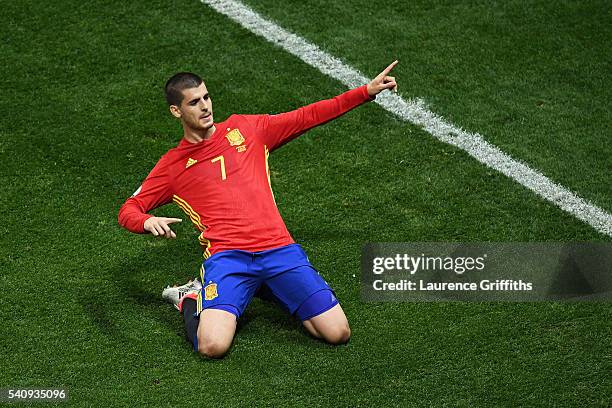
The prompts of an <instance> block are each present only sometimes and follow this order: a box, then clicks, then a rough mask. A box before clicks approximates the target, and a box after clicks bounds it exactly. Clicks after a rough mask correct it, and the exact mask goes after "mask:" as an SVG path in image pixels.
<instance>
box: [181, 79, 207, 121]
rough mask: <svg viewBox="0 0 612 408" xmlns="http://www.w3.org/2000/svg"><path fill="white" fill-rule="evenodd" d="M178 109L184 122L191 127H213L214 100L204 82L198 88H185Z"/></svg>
mask: <svg viewBox="0 0 612 408" xmlns="http://www.w3.org/2000/svg"><path fill="white" fill-rule="evenodd" d="M178 110H179V112H180V116H179V117H180V118H181V120H182V121H183V124H185V125H186V126H188V127H190V128H191V129H194V130H208V129H210V128H211V127H212V125H213V111H212V100H211V99H210V95H209V94H208V90H207V89H206V85H204V82H202V83H201V84H200V86H198V87H197V88H187V89H184V90H183V100H182V102H181V106H180V107H179V109H178ZM175 116H176V115H175Z"/></svg>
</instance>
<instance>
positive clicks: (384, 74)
mask: <svg viewBox="0 0 612 408" xmlns="http://www.w3.org/2000/svg"><path fill="white" fill-rule="evenodd" d="M398 63H399V61H398V60H395V61H393V62H392V63H391V64H390V65H389V66H388V67H387V68H385V70H384V71H383V72H382V75H383V76H386V75H387V74H388V73H389V72H391V70H392V69H393V68H394V67H395V66H396V65H397V64H398Z"/></svg>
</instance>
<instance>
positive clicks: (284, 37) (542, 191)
mask: <svg viewBox="0 0 612 408" xmlns="http://www.w3.org/2000/svg"><path fill="white" fill-rule="evenodd" d="M201 1H202V3H204V4H207V5H209V6H210V7H212V8H213V9H215V10H216V11H218V12H219V13H221V14H224V15H226V16H227V17H229V18H230V19H232V20H234V21H235V22H237V23H238V24H240V25H241V26H243V27H244V28H246V29H248V30H249V31H251V32H253V33H254V34H257V35H259V36H262V37H264V38H265V39H266V40H268V41H270V42H272V43H274V44H276V45H278V46H279V47H281V48H283V49H284V50H286V51H288V52H289V53H291V54H293V55H295V56H296V57H298V58H300V59H301V60H302V61H304V62H306V63H307V64H308V65H311V66H313V67H315V68H317V69H318V70H319V71H321V72H322V73H324V74H326V75H328V76H330V77H332V78H334V79H337V80H338V81H340V82H342V83H343V84H345V85H346V86H348V87H349V88H354V87H357V86H360V85H363V84H366V83H368V82H369V79H368V78H366V77H365V76H364V75H363V74H362V73H360V72H359V71H357V70H356V69H354V68H351V67H350V66H348V65H346V64H345V63H343V62H342V61H341V60H339V59H338V58H336V57H334V56H332V55H330V54H328V53H326V52H325V51H322V50H321V49H319V47H317V46H316V45H314V44H311V43H309V42H308V41H306V40H305V39H303V38H301V37H299V36H297V35H295V34H293V33H290V32H289V31H287V30H285V29H284V28H282V27H280V26H279V25H277V24H276V23H273V22H272V21H270V20H267V19H265V18H263V17H262V16H260V15H259V14H257V13H256V12H255V11H253V10H251V9H250V8H249V7H247V6H245V5H244V4H242V3H240V2H239V1H234V0H201ZM376 103H378V104H380V105H381V106H382V107H384V108H385V109H386V110H388V111H389V112H392V113H394V114H396V115H397V116H399V117H400V118H402V119H404V120H406V121H408V122H410V123H413V124H415V125H417V126H419V127H422V128H423V129H425V130H426V131H427V132H429V133H430V134H431V135H432V136H434V137H435V138H436V139H438V140H440V141H442V142H444V143H448V144H450V145H453V146H456V147H458V148H460V149H462V150H464V151H466V152H467V153H468V154H469V155H471V156H472V157H474V158H475V159H476V160H478V161H479V162H481V163H483V164H485V165H487V166H489V167H491V168H493V169H495V170H497V171H499V172H501V173H503V174H505V175H506V176H508V177H510V178H512V179H513V180H515V181H517V182H518V183H520V184H522V185H523V186H525V187H527V188H528V189H530V190H531V191H533V192H534V193H536V194H537V195H539V196H540V197H543V198H545V199H546V200H548V201H550V202H551V203H553V204H555V205H557V206H558V207H559V208H561V209H562V210H564V211H566V212H568V213H570V214H572V215H573V216H575V217H576V218H578V219H579V220H582V221H583V222H585V223H587V224H589V225H590V226H592V227H593V228H595V229H596V230H597V231H599V232H601V233H603V234H606V235H608V236H611V237H612V215H610V214H608V213H607V212H606V211H604V210H603V209H601V208H599V207H597V206H595V205H593V204H591V203H589V202H588V201H587V200H585V199H583V198H580V197H578V196H577V195H576V194H574V193H573V192H571V191H570V190H568V189H567V188H565V187H563V186H561V185H559V184H557V183H555V182H553V181H552V180H550V179H549V178H548V177H546V176H544V175H543V174H541V173H540V172H538V171H536V170H533V169H532V168H530V167H529V166H527V165H526V164H523V163H521V162H519V161H517V160H515V159H513V158H512V157H510V156H509V155H507V154H506V153H504V152H502V151H501V150H499V148H497V147H496V146H494V145H492V144H491V143H489V142H487V141H486V140H484V139H483V138H482V136H481V135H479V134H478V133H470V132H466V131H465V130H463V129H460V128H458V127H457V126H455V125H453V124H452V123H449V122H447V121H446V120H444V119H443V118H442V117H440V116H438V115H436V114H435V113H433V112H431V111H429V110H428V109H427V108H426V107H425V105H424V103H423V102H422V101H420V100H418V99H414V100H408V101H406V100H404V99H403V98H402V97H400V96H398V95H396V94H392V93H390V92H385V93H382V94H380V95H378V96H377V98H376Z"/></svg>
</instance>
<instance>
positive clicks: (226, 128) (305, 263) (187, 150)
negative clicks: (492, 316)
mask: <svg viewBox="0 0 612 408" xmlns="http://www.w3.org/2000/svg"><path fill="white" fill-rule="evenodd" d="M396 64H397V61H394V62H393V63H392V64H391V65H389V66H388V67H387V68H385V69H384V70H383V71H382V72H381V73H380V74H379V75H378V76H376V78H374V79H373V80H372V81H371V82H370V83H368V84H367V85H363V86H361V87H359V88H355V89H352V90H349V91H347V92H345V93H343V94H341V95H339V96H336V97H335V98H332V99H328V100H323V101H319V102H316V103H313V104H311V105H307V106H304V107H302V108H299V109H296V110H294V111H291V112H286V113H281V114H277V115H231V116H230V117H229V118H227V119H226V120H225V121H223V122H217V123H215V122H214V121H213V105H212V99H211V96H210V94H209V92H208V89H207V88H206V85H205V84H204V82H203V81H202V79H201V78H200V77H199V76H197V75H195V74H192V73H188V72H181V73H178V74H176V75H174V76H172V78H170V79H169V80H168V81H167V82H166V86H165V94H166V100H167V102H168V105H169V106H170V113H171V114H172V115H173V116H174V117H176V118H177V119H179V120H180V121H181V124H182V127H183V138H182V140H181V141H180V142H179V144H178V145H177V146H176V147H175V148H173V149H170V150H169V151H168V152H167V153H166V154H164V155H163V156H162V157H161V158H160V159H159V161H158V162H157V164H156V165H155V167H154V168H153V170H151V172H150V173H149V175H148V176H147V177H146V179H145V180H144V181H143V183H142V185H141V186H140V187H139V188H138V189H137V190H136V192H135V193H134V194H133V195H132V197H130V198H128V199H127V200H126V202H125V203H124V204H123V206H122V207H121V209H120V210H119V224H120V225H121V226H123V227H124V228H126V229H128V230H129V231H131V232H134V233H140V234H143V233H151V234H153V235H154V236H156V237H166V238H176V234H175V233H174V231H172V229H171V228H170V225H171V224H173V223H175V222H180V221H181V220H180V219H178V218H166V217H155V216H153V215H150V214H148V212H149V211H150V210H152V209H154V208H156V207H159V206H162V205H164V204H167V203H170V202H174V203H176V204H177V205H178V206H179V207H180V208H181V209H182V210H183V211H184V212H185V214H186V215H187V216H188V217H189V218H190V219H191V221H192V223H193V224H194V225H195V227H196V228H197V229H198V230H199V231H200V236H199V238H198V240H199V242H200V244H201V246H202V248H203V251H204V262H203V264H202V267H201V269H200V272H201V274H200V276H201V278H200V279H201V282H202V285H203V287H202V288H201V290H199V296H198V298H197V302H196V308H197V315H198V316H199V321H198V319H197V318H195V317H194V318H193V319H191V320H190V318H191V317H192V316H193V314H194V313H192V312H189V313H188V312H187V311H184V312H183V316H184V318H185V322H186V327H187V332H188V337H190V340H191V341H192V342H193V344H194V348H195V349H196V350H197V351H198V352H200V353H201V354H203V355H205V356H207V357H213V358H218V357H222V356H223V355H225V353H226V352H227V351H228V349H229V348H230V346H231V343H232V340H233V338H234V334H235V331H236V322H237V319H238V318H239V317H240V316H241V315H242V313H243V312H244V310H245V309H246V307H247V305H248V304H249V302H250V301H251V299H252V297H253V296H254V294H255V292H256V291H257V290H258V289H260V287H261V288H265V289H266V290H269V292H270V293H271V295H272V297H273V298H274V299H276V300H277V301H278V302H279V303H280V304H281V305H282V306H283V307H284V308H285V309H286V310H287V311H288V312H289V313H291V314H295V315H297V316H298V317H299V318H300V319H301V321H302V322H303V325H304V327H305V328H306V330H307V331H308V332H309V333H310V334H311V335H313V336H315V337H317V338H320V339H322V340H324V341H326V342H328V343H330V344H344V343H346V342H347V341H348V340H349V337H350V328H349V324H348V321H347V319H346V316H345V314H344V312H343V310H342V307H341V306H340V304H339V303H338V300H337V299H336V297H335V296H334V293H333V291H332V290H331V288H330V287H329V285H328V284H327V282H325V280H323V278H322V277H321V276H320V275H319V274H318V272H317V271H316V270H315V269H314V267H313V266H312V265H311V264H310V262H309V260H308V257H307V256H306V253H305V252H304V251H303V250H302V248H301V246H300V245H299V244H296V243H295V242H294V240H293V238H292V237H291V235H290V234H289V232H288V231H287V228H286V227H285V224H284V222H283V220H282V218H281V216H280V213H279V211H278V209H277V207H276V203H275V201H274V195H273V193H272V189H271V185H270V170H269V168H268V155H269V153H270V152H273V151H274V150H276V149H278V148H279V147H281V146H282V145H284V144H285V143H287V142H289V141H291V140H293V139H294V138H296V137H297V136H299V135H301V134H303V133H304V132H306V131H307V130H309V129H312V128H313V127H315V126H318V125H321V124H324V123H326V122H329V121H330V120H332V119H335V118H337V117H338V116H340V115H342V114H344V113H346V112H348V111H349V110H351V109H353V108H355V107H357V106H359V105H361V104H363V103H365V102H367V101H371V100H373V99H374V98H375V97H376V95H377V94H379V93H380V92H382V91H383V90H385V89H392V90H394V91H395V90H396V89H397V83H396V81H395V78H394V77H392V76H389V73H390V71H391V70H392V69H393V67H394V66H395V65H396ZM196 289H197V288H196ZM188 300H189V299H188ZM191 306H193V305H191ZM196 326H197V327H196Z"/></svg>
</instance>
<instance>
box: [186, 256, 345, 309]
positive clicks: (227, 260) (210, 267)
mask: <svg viewBox="0 0 612 408" xmlns="http://www.w3.org/2000/svg"><path fill="white" fill-rule="evenodd" d="M202 272H203V276H201V277H200V278H201V279H202V292H201V294H200V296H198V313H199V312H201V311H202V310H204V309H209V308H215V309H223V310H227V311H230V312H231V313H234V314H235V315H236V316H237V317H240V316H241V315H242V314H243V313H244V310H245V309H246V307H247V306H248V305H249V303H250V302H251V299H252V298H253V296H254V295H255V292H256V291H257V289H259V287H260V286H261V285H262V284H265V286H267V288H269V290H270V292H271V293H272V295H273V298H274V300H275V301H276V302H277V303H279V304H280V305H281V306H282V307H283V308H284V309H285V310H287V311H288V312H289V313H290V314H294V313H295V312H296V311H297V310H298V309H299V308H300V306H301V305H302V304H303V303H304V302H305V301H306V300H307V299H309V298H311V296H313V295H314V294H316V293H317V292H320V291H324V290H326V291H329V292H331V293H330V296H331V298H333V301H335V303H333V305H335V304H337V303H338V302H337V300H336V299H335V297H334V296H333V291H332V290H331V288H330V287H329V285H328V284H327V282H325V280H324V279H323V278H322V277H321V275H319V273H318V272H317V270H316V269H315V268H314V267H313V266H312V265H311V264H310V261H309V260H308V256H306V253H305V252H304V250H303V249H302V247H301V246H300V245H299V244H290V245H287V246H283V247H280V248H274V249H269V250H266V251H259V252H248V251H242V250H229V251H222V252H218V253H216V254H214V255H213V256H211V257H210V258H208V259H206V260H205V261H204V263H203V268H202ZM315 298H316V297H313V299H315ZM328 298H329V296H328ZM326 299H327V298H326ZM319 302H320V301H319ZM325 302H329V301H328V300H325ZM329 304H330V305H331V303H329ZM333 305H332V306H333ZM306 306H308V305H306ZM329 308H331V306H328V307H327V308H325V305H324V306H323V309H325V310H328V309H329ZM319 309H320V310H323V309H321V308H319ZM325 310H323V311H325ZM320 313H322V311H320ZM310 317H313V316H309V317H308V318H310ZM302 320H306V319H305V318H303V319H302Z"/></svg>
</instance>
